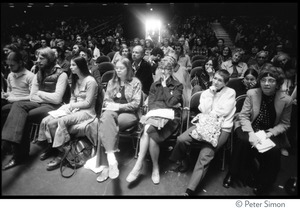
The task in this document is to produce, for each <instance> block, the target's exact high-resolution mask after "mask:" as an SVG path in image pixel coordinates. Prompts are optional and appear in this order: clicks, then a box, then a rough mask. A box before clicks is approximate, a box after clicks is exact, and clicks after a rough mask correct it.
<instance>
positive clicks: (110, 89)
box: [107, 58, 134, 97]
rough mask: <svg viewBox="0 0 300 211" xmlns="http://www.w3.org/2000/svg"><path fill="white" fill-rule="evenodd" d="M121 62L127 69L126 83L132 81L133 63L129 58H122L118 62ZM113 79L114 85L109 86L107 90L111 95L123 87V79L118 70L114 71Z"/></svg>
mask: <svg viewBox="0 0 300 211" xmlns="http://www.w3.org/2000/svg"><path fill="white" fill-rule="evenodd" d="M119 62H121V63H122V64H123V65H124V66H125V67H126V69H127V73H126V77H125V83H126V82H131V81H132V78H133V76H134V75H133V70H132V64H131V62H130V60H129V59H128V58H122V59H120V60H119V61H118V62H117V63H119ZM111 80H112V86H111V87H107V91H108V94H109V95H110V94H112V95H114V93H116V92H118V91H119V89H120V87H121V79H120V78H119V77H118V75H117V72H116V70H115V71H114V75H113V77H112V79H111ZM110 97H113V96H110Z"/></svg>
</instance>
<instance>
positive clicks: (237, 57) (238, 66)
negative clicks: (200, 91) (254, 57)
mask: <svg viewBox="0 0 300 211" xmlns="http://www.w3.org/2000/svg"><path fill="white" fill-rule="evenodd" d="M241 58H242V50H241V49H235V50H234V51H233V52H232V58H231V59H230V60H228V61H226V62H223V63H222V64H221V69H225V70H227V71H228V72H229V74H230V78H238V77H241V76H242V75H243V73H244V72H245V71H246V70H247V69H248V66H247V64H246V63H245V62H241Z"/></svg>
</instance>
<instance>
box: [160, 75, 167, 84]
mask: <svg viewBox="0 0 300 211" xmlns="http://www.w3.org/2000/svg"><path fill="white" fill-rule="evenodd" d="M161 79H162V80H161V85H162V86H163V87H166V86H167V79H168V78H167V77H166V76H165V75H161Z"/></svg>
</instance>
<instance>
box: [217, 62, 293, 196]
mask: <svg viewBox="0 0 300 211" xmlns="http://www.w3.org/2000/svg"><path fill="white" fill-rule="evenodd" d="M257 83H258V85H259V88H255V89H251V90H249V91H248V92H247V97H246V99H245V102H244V105H243V108H242V110H241V112H240V113H239V116H238V120H237V121H236V122H235V131H234V135H235V138H234V140H235V143H234V144H233V152H232V157H231V162H230V167H229V171H228V174H227V175H226V177H225V179H224V182H223V185H224V187H226V188H228V187H230V185H231V184H232V181H233V179H234V180H236V181H237V180H240V181H241V182H243V183H244V184H246V185H249V186H254V189H253V192H254V194H256V195H262V194H267V193H268V191H269V190H270V188H271V187H272V185H273V184H274V182H275V181H276V178H277V175H278V173H279V170H280V147H279V146H280V142H282V141H283V139H285V137H284V136H285V132H286V130H287V129H288V128H289V126H290V116H291V109H292V106H291V105H292V104H291V97H290V96H288V95H286V94H285V93H283V92H281V91H280V86H281V85H282V83H283V75H282V73H281V72H280V71H279V70H278V69H277V68H274V67H269V68H268V69H264V70H262V71H261V72H260V74H259V76H258V82H257ZM258 131H264V132H265V134H266V138H267V139H268V138H270V139H271V140H272V141H273V142H274V143H275V144H276V145H275V146H274V147H273V148H271V149H269V150H268V151H265V152H260V151H259V150H258V149H259V146H260V143H261V142H262V141H263V139H262V137H261V136H258V135H257V134H256V133H257V132H258ZM255 159H256V162H254V161H255ZM257 162H258V163H259V165H257Z"/></svg>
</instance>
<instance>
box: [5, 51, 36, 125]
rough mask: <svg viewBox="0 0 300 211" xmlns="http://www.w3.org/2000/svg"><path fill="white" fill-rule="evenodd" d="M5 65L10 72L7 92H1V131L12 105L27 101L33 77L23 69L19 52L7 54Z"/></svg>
mask: <svg viewBox="0 0 300 211" xmlns="http://www.w3.org/2000/svg"><path fill="white" fill-rule="evenodd" d="M6 63H7V66H8V67H9V69H10V71H11V72H10V73H9V75H8V77H7V92H4V91H2V92H1V99H3V102H1V129H2V127H3V125H4V122H5V121H6V117H7V115H8V113H9V111H10V109H11V107H12V104H13V103H14V102H17V101H29V99H30V97H29V95H30V89H31V85H32V80H33V77H34V74H33V73H32V72H30V71H29V70H27V69H26V68H25V67H24V61H23V58H22V54H21V53H20V52H19V51H16V52H14V51H12V52H11V53H9V54H8V56H7V60H6ZM1 84H2V83H1Z"/></svg>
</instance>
